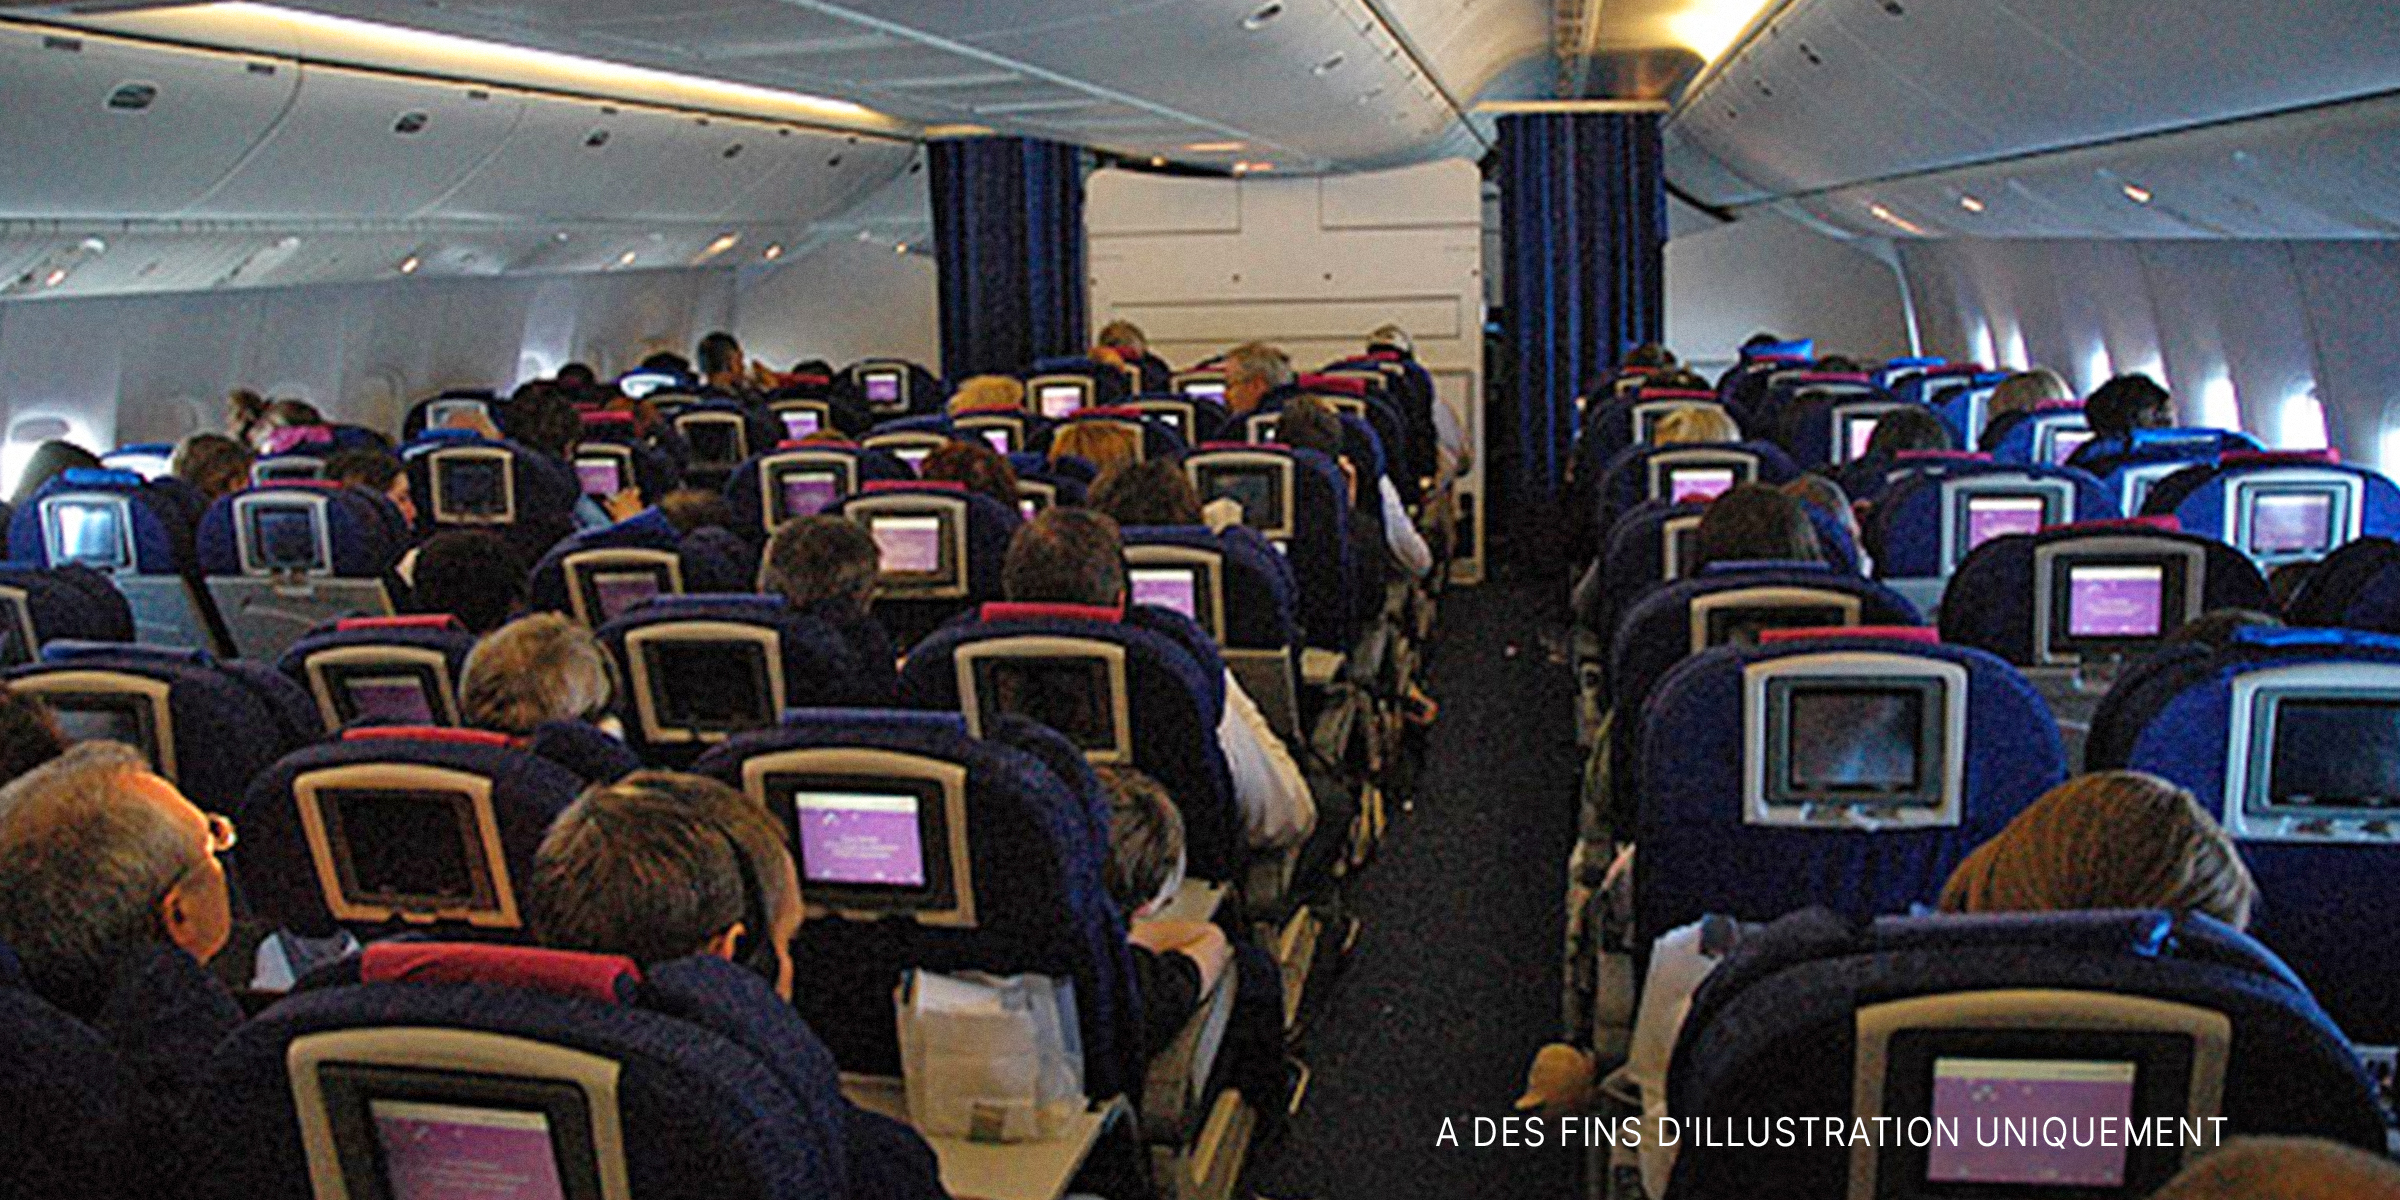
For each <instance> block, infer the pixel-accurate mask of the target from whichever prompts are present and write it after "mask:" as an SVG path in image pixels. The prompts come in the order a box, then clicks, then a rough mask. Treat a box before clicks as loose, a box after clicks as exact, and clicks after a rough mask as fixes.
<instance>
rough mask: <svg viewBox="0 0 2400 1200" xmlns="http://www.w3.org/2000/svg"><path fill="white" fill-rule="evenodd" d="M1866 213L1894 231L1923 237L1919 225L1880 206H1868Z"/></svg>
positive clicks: (1922, 228)
mask: <svg viewBox="0 0 2400 1200" xmlns="http://www.w3.org/2000/svg"><path fill="white" fill-rule="evenodd" d="M1867 212H1868V213H1869V214H1871V215H1873V216H1874V218H1875V219H1876V220H1878V221H1881V222H1883V223H1884V224H1886V225H1889V226H1891V227H1893V228H1894V229H1900V230H1904V231H1906V232H1908V233H1913V234H1916V235H1917V236H1919V237H1923V236H1924V235H1925V227H1924V226H1922V225H1919V224H1917V223H1916V222H1914V221H1911V220H1909V219H1908V218H1906V217H1903V216H1901V215H1900V214H1898V213H1896V212H1893V211H1892V210H1891V209H1888V208H1885V207H1884V206H1882V205H1880V204H1870V205H1868V206H1867Z"/></svg>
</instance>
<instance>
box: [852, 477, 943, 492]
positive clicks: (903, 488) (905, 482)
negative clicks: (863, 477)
mask: <svg viewBox="0 0 2400 1200" xmlns="http://www.w3.org/2000/svg"><path fill="white" fill-rule="evenodd" d="M866 490H867V491H869V492H923V491H935V492H964V491H966V490H967V485H966V484H963V483H960V482H959V481H957V480H955V479H877V480H872V481H870V482H869V483H868V484H867V486H866Z"/></svg>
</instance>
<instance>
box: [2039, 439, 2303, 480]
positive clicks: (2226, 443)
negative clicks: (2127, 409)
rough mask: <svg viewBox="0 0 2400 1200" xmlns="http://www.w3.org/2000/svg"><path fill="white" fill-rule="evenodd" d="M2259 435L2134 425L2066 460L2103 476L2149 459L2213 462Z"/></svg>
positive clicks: (2251, 446) (2253, 445)
mask: <svg viewBox="0 0 2400 1200" xmlns="http://www.w3.org/2000/svg"><path fill="white" fill-rule="evenodd" d="M2259 448H2260V447H2259V444H2258V439H2257V438H2254V437H2251V436H2250V435H2249V434H2246V433H2242V432H2239V431H2238V430H2228V429H2200V428H2189V429H2137V430H2135V431H2133V435H2132V436H2131V437H2116V436H2110V437H2097V438H2093V439H2092V440H2091V441H2088V442H2085V443H2084V444H2083V445H2081V446H2079V447H2077V448H2076V450H2075V455H2074V457H2072V458H2069V459H2068V460H2067V465H2068V466H2070V467H2073V468H2075V469H2076V470H2078V471H2089V472H2091V473H2092V474H2093V475H2096V476H2098V477H2100V478H2102V479H2106V478H2108V477H2109V476H2110V475H2112V474H2115V473H2116V472H2117V471H2119V470H2120V469H2122V468H2125V467H2130V466H2140V465H2147V464H2152V463H2213V462H2215V461H2217V456H2219V455H2221V454H2225V453H2227V452H2229V451H2242V450H2257V449H2259Z"/></svg>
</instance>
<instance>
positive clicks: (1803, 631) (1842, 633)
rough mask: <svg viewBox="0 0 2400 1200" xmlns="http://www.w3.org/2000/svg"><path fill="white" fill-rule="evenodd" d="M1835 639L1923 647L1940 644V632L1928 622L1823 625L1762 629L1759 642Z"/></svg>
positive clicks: (1765, 644)
mask: <svg viewBox="0 0 2400 1200" xmlns="http://www.w3.org/2000/svg"><path fill="white" fill-rule="evenodd" d="M1835 638H1872V639H1874V640H1876V641H1879V642H1915V643H1918V644H1919V645H1925V646H1939V645H1941V644H1942V631H1941V630H1939V629H1935V628H1933V627H1932V626H1930V625H1824V626H1811V627H1806V628H1799V629H1761V630H1759V631H1758V644H1759V645H1761V646H1781V645H1785V644H1787V643H1791V642H1823V641H1831V640H1833V639H1835Z"/></svg>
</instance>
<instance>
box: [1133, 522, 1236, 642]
mask: <svg viewBox="0 0 2400 1200" xmlns="http://www.w3.org/2000/svg"><path fill="white" fill-rule="evenodd" d="M1125 565H1126V568H1127V571H1128V573H1127V575H1126V577H1125V584H1126V589H1127V594H1128V595H1130V594H1131V591H1132V586H1133V576H1132V574H1131V572H1132V571H1136V570H1142V571H1151V570H1177V571H1189V572H1190V573H1191V575H1192V607H1193V608H1194V609H1195V610H1196V611H1195V612H1194V613H1193V615H1192V621H1193V622H1194V623H1195V624H1197V625H1199V626H1200V628H1201V629H1203V630H1206V631H1207V633H1208V636H1209V637H1210V638H1211V639H1213V640H1215V642H1216V643H1217V644H1218V645H1220V646H1222V645H1225V644H1226V643H1225V558H1224V555H1223V554H1221V553H1219V552H1215V551H1210V550H1202V549H1198V548H1196V547H1192V546H1176V545H1161V544H1144V543H1141V542H1132V543H1128V544H1127V545H1126V547H1125Z"/></svg>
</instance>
